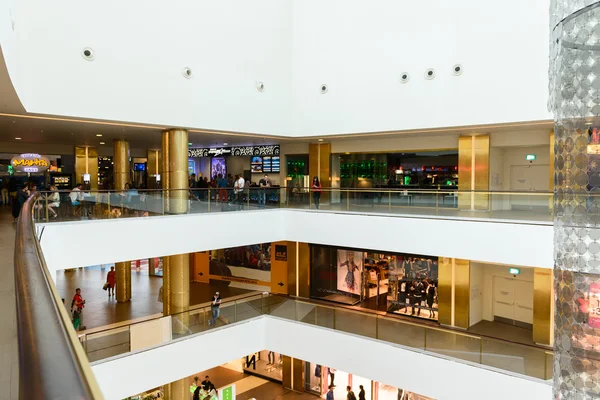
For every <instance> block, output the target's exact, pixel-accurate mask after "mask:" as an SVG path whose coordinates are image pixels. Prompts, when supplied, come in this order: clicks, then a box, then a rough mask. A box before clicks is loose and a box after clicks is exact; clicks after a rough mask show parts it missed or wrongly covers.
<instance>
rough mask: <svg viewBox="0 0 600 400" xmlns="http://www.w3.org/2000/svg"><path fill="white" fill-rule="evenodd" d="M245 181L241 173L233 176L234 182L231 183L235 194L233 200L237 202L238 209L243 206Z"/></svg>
mask: <svg viewBox="0 0 600 400" xmlns="http://www.w3.org/2000/svg"><path fill="white" fill-rule="evenodd" d="M245 184H246V181H244V178H242V176H241V175H236V176H235V182H234V184H233V192H234V194H235V202H236V203H237V204H238V210H240V211H241V210H242V209H243V208H244V187H245Z"/></svg>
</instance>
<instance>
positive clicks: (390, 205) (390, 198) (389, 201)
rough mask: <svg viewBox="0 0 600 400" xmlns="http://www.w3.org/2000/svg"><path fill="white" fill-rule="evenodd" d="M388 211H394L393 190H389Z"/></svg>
mask: <svg viewBox="0 0 600 400" xmlns="http://www.w3.org/2000/svg"><path fill="white" fill-rule="evenodd" d="M388 212H389V213H391V212H392V192H391V191H388Z"/></svg>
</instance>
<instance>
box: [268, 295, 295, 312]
mask: <svg viewBox="0 0 600 400" xmlns="http://www.w3.org/2000/svg"><path fill="white" fill-rule="evenodd" d="M286 301H289V300H288V299H286V298H285V297H279V296H266V297H265V298H264V299H263V305H262V311H263V314H271V311H273V310H276V309H277V308H278V307H279V306H280V305H281V304H283V303H285V302H286Z"/></svg>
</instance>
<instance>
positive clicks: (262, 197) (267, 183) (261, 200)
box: [258, 174, 271, 208]
mask: <svg viewBox="0 0 600 400" xmlns="http://www.w3.org/2000/svg"><path fill="white" fill-rule="evenodd" d="M258 186H260V190H259V191H258V205H259V207H261V208H265V206H266V205H267V188H270V187H271V180H270V179H269V175H267V174H265V176H264V177H263V178H262V179H261V180H260V181H258Z"/></svg>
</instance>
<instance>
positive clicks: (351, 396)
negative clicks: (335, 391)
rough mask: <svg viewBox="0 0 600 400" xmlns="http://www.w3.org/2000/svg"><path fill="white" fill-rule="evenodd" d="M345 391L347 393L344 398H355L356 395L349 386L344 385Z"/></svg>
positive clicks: (354, 399) (347, 399)
mask: <svg viewBox="0 0 600 400" xmlns="http://www.w3.org/2000/svg"><path fill="white" fill-rule="evenodd" d="M346 392H348V394H347V395H346V400H356V395H355V394H354V392H353V391H352V387H351V386H346Z"/></svg>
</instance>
